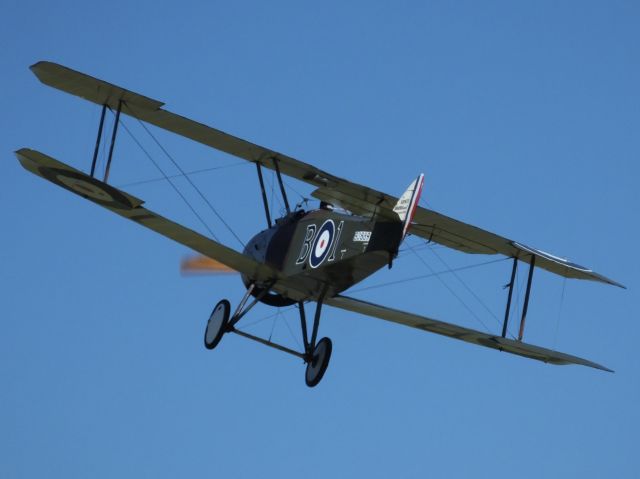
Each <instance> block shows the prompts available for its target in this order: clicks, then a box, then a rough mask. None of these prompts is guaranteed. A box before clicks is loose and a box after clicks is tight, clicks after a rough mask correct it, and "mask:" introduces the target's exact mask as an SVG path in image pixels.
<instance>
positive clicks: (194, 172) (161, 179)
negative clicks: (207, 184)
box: [118, 161, 250, 188]
mask: <svg viewBox="0 0 640 479" xmlns="http://www.w3.org/2000/svg"><path fill="white" fill-rule="evenodd" d="M249 164H250V163H247V162H246V161H243V162H241V163H240V162H239V163H233V164H231V165H223V166H214V167H212V168H202V169H199V170H193V171H188V172H186V173H185V174H184V175H182V174H177V175H167V177H163V178H152V179H149V180H139V181H132V182H130V183H124V184H122V185H118V186H119V187H120V188H127V187H130V186H140V185H146V184H149V183H157V182H158V181H165V180H166V179H167V178H171V179H173V178H183V177H184V176H194V175H198V174H200V173H207V172H209V171H215V170H224V169H226V168H233V167H235V166H248V165H249Z"/></svg>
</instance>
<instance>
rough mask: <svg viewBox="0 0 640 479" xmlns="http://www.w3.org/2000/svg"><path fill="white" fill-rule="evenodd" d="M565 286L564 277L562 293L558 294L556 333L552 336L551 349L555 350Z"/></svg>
mask: <svg viewBox="0 0 640 479" xmlns="http://www.w3.org/2000/svg"><path fill="white" fill-rule="evenodd" d="M566 286H567V278H566V276H565V277H564V278H562V293H560V306H558V318H557V320H556V331H555V333H554V335H553V347H552V348H551V349H554V350H555V349H556V343H557V342H558V332H559V331H560V321H561V320H562V306H563V305H564V294H565V289H566Z"/></svg>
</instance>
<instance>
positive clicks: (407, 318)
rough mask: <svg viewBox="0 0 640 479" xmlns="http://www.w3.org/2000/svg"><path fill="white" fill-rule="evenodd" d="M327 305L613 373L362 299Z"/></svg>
mask: <svg viewBox="0 0 640 479" xmlns="http://www.w3.org/2000/svg"><path fill="white" fill-rule="evenodd" d="M325 303H326V304H329V305H331V306H334V307H336V308H341V309H345V310H347V311H353V312H356V313H360V314H365V315H367V316H373V317H375V318H380V319H385V320H387V321H392V322H394V323H398V324H404V325H405V326H411V327H413V328H417V329H422V330H423V331H428V332H430V333H436V334H441V335H443V336H448V337H450V338H454V339H459V340H461V341H466V342H468V343H473V344H477V345H479V346H485V347H487V348H492V349H497V350H499V351H505V352H507V353H511V354H517V355H518V356H524V357H526V358H530V359H535V360H538V361H542V362H545V363H551V364H579V365H582V366H588V367H590V368H596V369H601V370H603V371H608V372H613V371H612V370H611V369H609V368H606V367H604V366H601V365H600V364H597V363H594V362H592V361H589V360H587V359H582V358H579V357H577V356H572V355H570V354H565V353H560V352H558V351H553V350H551V349H547V348H542V347H540V346H534V345H533V344H527V343H523V342H522V341H516V340H514V339H508V338H503V337H501V336H494V335H491V334H487V333H482V332H480V331H475V330H473V329H469V328H465V327H462V326H457V325H455V324H451V323H445V322H444V321H438V320H436V319H431V318H427V317H426V316H420V315H417V314H413V313H406V312H404V311H400V310H397V309H392V308H387V307H385V306H379V305H377V304H374V303H369V302H367V301H362V300H359V299H354V298H349V297H346V296H340V295H338V296H335V297H333V298H330V299H327V300H325Z"/></svg>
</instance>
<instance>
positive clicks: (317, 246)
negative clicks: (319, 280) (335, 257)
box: [309, 220, 336, 268]
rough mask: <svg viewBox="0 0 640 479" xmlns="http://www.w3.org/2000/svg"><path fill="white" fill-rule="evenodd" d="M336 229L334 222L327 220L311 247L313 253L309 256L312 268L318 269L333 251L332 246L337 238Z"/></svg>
mask: <svg viewBox="0 0 640 479" xmlns="http://www.w3.org/2000/svg"><path fill="white" fill-rule="evenodd" d="M335 232H336V227H335V224H334V223H333V220H327V221H325V222H324V223H322V226H321V227H320V229H319V230H318V233H317V234H316V238H315V239H314V240H313V244H312V245H311V253H310V254H309V265H310V266H311V267H312V268H317V267H318V266H320V265H321V264H322V262H323V261H324V260H325V258H326V257H327V256H329V252H330V251H331V245H332V244H333V239H334V237H335Z"/></svg>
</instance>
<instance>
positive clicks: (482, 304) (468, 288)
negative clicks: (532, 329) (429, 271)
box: [430, 249, 508, 325]
mask: <svg viewBox="0 0 640 479" xmlns="http://www.w3.org/2000/svg"><path fill="white" fill-rule="evenodd" d="M430 251H431V253H433V255H434V256H435V257H436V258H438V259H439V260H440V262H441V263H442V264H443V265H444V266H445V267H446V268H447V270H448V271H449V272H451V273H453V276H454V277H455V278H456V279H457V280H458V281H459V282H460V284H462V286H464V288H465V289H466V290H467V291H468V292H469V293H470V294H471V295H472V296H473V297H474V298H475V299H476V301H478V303H480V305H481V306H482V307H483V308H484V309H485V311H487V312H488V313H489V314H490V315H491V316H493V318H494V319H495V320H496V322H497V323H498V325H501V324H502V323H501V322H500V320H499V319H498V317H497V316H496V315H495V313H494V312H493V311H491V309H490V308H489V307H488V306H487V305H486V303H485V302H484V301H482V299H481V298H480V297H479V296H478V295H477V294H476V293H475V292H474V291H473V290H472V289H471V288H470V287H469V286H468V285H467V283H465V282H464V280H463V279H462V278H461V277H460V276H459V275H458V274H457V273H456V272H455V271H453V270H452V269H451V267H450V266H449V265H448V264H447V263H446V262H445V260H444V259H442V257H441V256H440V255H439V254H438V253H437V252H436V251H433V250H431V249H430ZM504 259H508V258H504Z"/></svg>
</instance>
